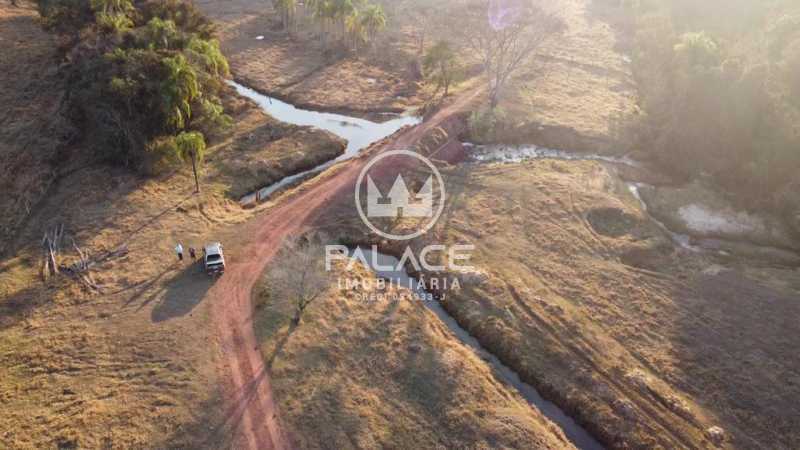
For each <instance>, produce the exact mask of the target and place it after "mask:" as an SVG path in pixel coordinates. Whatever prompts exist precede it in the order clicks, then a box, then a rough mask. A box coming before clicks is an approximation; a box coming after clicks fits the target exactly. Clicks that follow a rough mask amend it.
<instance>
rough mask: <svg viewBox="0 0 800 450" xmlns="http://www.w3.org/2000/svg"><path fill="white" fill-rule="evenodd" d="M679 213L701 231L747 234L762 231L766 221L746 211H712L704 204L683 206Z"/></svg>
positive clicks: (690, 224)
mask: <svg viewBox="0 0 800 450" xmlns="http://www.w3.org/2000/svg"><path fill="white" fill-rule="evenodd" d="M678 215H679V216H680V218H681V220H683V222H684V223H685V224H686V227H687V228H689V229H691V230H693V231H696V232H699V233H727V234H745V233H752V232H762V231H764V230H765V226H764V222H763V221H762V220H761V219H759V218H757V217H753V216H751V215H750V214H747V213H745V212H722V211H711V210H709V209H707V208H706V207H704V206H702V205H697V204H691V205H688V206H682V207H681V208H680V209H679V210H678Z"/></svg>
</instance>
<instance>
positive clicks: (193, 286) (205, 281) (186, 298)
mask: <svg viewBox="0 0 800 450" xmlns="http://www.w3.org/2000/svg"><path fill="white" fill-rule="evenodd" d="M213 285H214V280H213V279H212V278H211V277H209V276H208V275H206V274H205V273H203V272H202V271H201V270H200V264H199V263H193V264H189V265H188V266H186V267H185V268H184V269H183V270H182V271H181V273H180V274H179V275H178V276H176V277H175V278H173V279H172V280H170V281H169V282H168V283H167V284H166V286H164V288H163V289H162V290H160V291H156V292H155V293H153V294H152V295H151V297H150V298H148V299H147V300H146V301H145V304H147V303H150V302H151V301H153V300H154V298H155V297H158V296H159V295H161V294H162V293H163V298H162V299H161V301H160V302H159V303H158V304H157V305H156V306H155V307H154V308H153V312H152V314H151V319H152V321H153V322H156V323H157V322H164V321H167V320H171V319H175V318H178V317H183V316H185V315H187V314H190V313H191V312H192V311H194V309H195V307H197V305H199V304H200V302H202V301H203V299H204V298H205V297H206V293H207V292H208V290H209V289H211V286H213Z"/></svg>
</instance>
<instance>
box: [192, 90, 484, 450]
mask: <svg viewBox="0 0 800 450" xmlns="http://www.w3.org/2000/svg"><path fill="white" fill-rule="evenodd" d="M479 94H480V91H472V92H469V93H466V94H464V95H462V96H461V97H459V98H458V99H457V100H456V101H455V102H453V103H452V104H451V105H449V106H447V107H446V108H444V109H442V110H441V111H439V112H438V113H436V114H435V115H434V116H433V117H431V118H430V119H429V120H427V121H425V122H423V123H421V124H419V125H417V126H416V127H414V128H411V129H408V130H406V131H404V132H401V133H400V134H399V135H397V136H396V137H395V138H394V139H393V140H391V141H390V142H389V143H388V144H386V145H385V146H384V147H383V148H382V149H381V150H380V151H386V150H389V149H401V148H408V147H410V146H411V145H413V144H414V143H416V142H417V141H418V140H419V139H420V138H421V137H422V136H424V135H425V134H426V133H427V132H428V131H430V130H432V129H433V128H435V127H437V126H438V125H440V124H442V123H443V122H444V121H445V120H447V119H448V118H450V117H452V116H453V115H454V114H455V113H457V112H459V111H461V110H462V109H464V108H465V107H466V105H468V104H469V103H470V102H471V101H473V100H474V99H475V98H476V97H477V96H478V95H479ZM365 163H366V160H365V159H353V160H350V161H348V162H346V163H344V165H345V167H342V168H340V169H339V171H338V172H337V173H336V174H335V175H333V176H330V177H329V178H327V179H324V180H321V181H319V182H318V183H316V184H315V185H313V186H311V187H310V188H308V189H307V190H304V191H301V192H298V193H292V194H289V195H287V196H285V197H284V198H282V199H280V200H279V201H278V202H277V204H276V205H275V206H274V207H272V208H271V209H270V210H269V211H267V212H266V213H265V214H264V215H262V216H261V217H259V218H257V219H255V220H253V221H251V222H250V223H248V224H246V225H244V226H243V229H242V230H237V231H239V233H237V235H238V236H240V237H241V242H240V248H241V249H242V250H241V251H240V252H238V253H235V254H231V255H229V256H230V259H231V261H230V262H229V267H228V270H227V273H226V274H225V276H223V277H222V278H221V279H220V280H219V282H218V283H217V284H216V285H215V286H214V287H213V288H212V289H211V290H210V291H209V294H208V295H209V297H208V298H209V300H210V301H211V302H212V304H213V306H212V308H213V318H214V323H215V327H216V329H217V333H218V338H219V340H220V348H221V349H222V352H223V355H222V358H221V361H220V364H221V365H222V366H223V367H221V370H223V371H224V373H225V378H226V379H227V380H228V385H227V386H226V387H225V393H226V396H227V401H228V404H227V407H228V414H227V416H226V420H227V422H228V423H227V425H228V426H229V427H231V428H232V433H233V439H232V441H231V442H232V444H233V446H234V447H235V448H251V449H267V448H275V449H282V448H290V447H291V440H290V439H289V437H288V436H287V435H286V434H285V433H284V432H283V431H282V430H281V427H280V421H279V418H278V415H277V410H276V407H275V401H274V400H273V398H272V393H271V388H270V381H269V376H268V374H267V371H266V367H265V365H264V361H263V359H262V357H261V354H260V353H259V351H258V343H257V341H256V338H255V334H254V331H253V326H252V313H253V307H252V303H251V297H252V295H251V291H252V289H253V286H254V285H255V284H256V282H257V281H258V279H259V277H260V275H261V273H262V272H263V271H264V268H265V267H266V265H267V264H268V263H269V261H270V260H271V259H272V258H273V257H274V256H275V254H276V252H277V250H278V248H279V247H280V245H281V243H282V242H283V240H284V239H285V238H286V237H287V236H291V235H293V234H296V233H298V232H300V231H302V230H303V229H304V228H305V227H306V226H307V224H309V223H310V222H311V221H312V220H313V219H314V218H315V217H316V216H318V215H319V214H320V213H321V212H322V210H323V209H324V208H323V207H324V206H325V205H326V204H329V203H330V200H331V199H332V198H334V197H336V196H338V195H341V194H346V193H349V192H351V190H352V189H353V188H354V185H355V180H356V178H357V176H358V173H359V171H360V170H361V168H362V167H363V165H364V164H365ZM354 214H355V212H354Z"/></svg>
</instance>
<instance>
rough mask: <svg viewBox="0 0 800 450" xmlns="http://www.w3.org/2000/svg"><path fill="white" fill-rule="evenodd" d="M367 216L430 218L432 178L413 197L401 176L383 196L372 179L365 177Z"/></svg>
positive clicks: (431, 214) (431, 210)
mask: <svg viewBox="0 0 800 450" xmlns="http://www.w3.org/2000/svg"><path fill="white" fill-rule="evenodd" d="M367 216H369V217H431V216H433V177H428V180H427V181H426V182H425V184H424V185H423V186H422V188H421V189H420V190H419V192H417V193H416V195H414V196H413V197H412V196H411V193H410V192H409V190H408V187H407V186H406V182H405V180H404V179H403V176H402V175H398V176H397V178H395V180H394V184H393V185H392V188H391V189H390V190H389V193H388V194H386V196H384V195H383V194H382V193H381V191H380V190H378V187H377V186H376V185H375V182H374V181H372V177H370V176H369V175H367Z"/></svg>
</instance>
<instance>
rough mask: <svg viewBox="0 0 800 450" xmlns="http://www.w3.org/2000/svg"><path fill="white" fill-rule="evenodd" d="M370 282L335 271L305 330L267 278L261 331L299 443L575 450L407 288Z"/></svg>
mask: <svg viewBox="0 0 800 450" xmlns="http://www.w3.org/2000/svg"><path fill="white" fill-rule="evenodd" d="M316 256H318V257H321V256H322V255H316ZM283 263H285V260H283V259H282V260H280V264H283ZM345 278H349V279H359V280H362V281H363V282H364V284H365V286H366V287H365V288H363V289H355V290H348V289H343V288H341V287H339V285H338V283H337V281H336V280H338V279H342V280H344V279H345ZM370 280H372V281H374V280H375V275H374V274H373V273H372V272H369V271H367V270H366V269H364V268H363V267H361V266H357V267H355V268H353V269H352V270H351V271H346V270H345V267H344V264H340V265H338V266H337V267H336V270H335V271H334V272H332V273H331V278H330V280H329V283H330V284H329V286H328V287H327V288H326V289H325V290H324V291H323V292H322V294H321V295H320V296H319V297H318V298H317V299H316V300H315V301H313V302H312V303H311V305H310V306H309V307H308V308H307V309H306V312H305V313H304V315H303V318H302V320H301V322H300V324H299V326H297V327H294V326H293V325H292V321H291V319H292V317H293V316H294V310H293V307H292V304H291V302H290V301H286V299H285V298H275V296H274V295H273V296H271V295H269V288H270V284H271V281H272V280H271V279H270V278H269V277H266V278H265V279H264V281H263V284H262V292H261V293H260V294H259V295H258V296H257V299H256V303H257V310H256V311H257V313H256V319H255V328H256V333H257V336H258V338H259V340H260V342H261V350H262V353H263V355H264V359H265V360H266V361H268V364H269V366H270V373H271V381H272V385H273V388H274V391H275V395H276V398H277V399H278V406H279V408H280V410H281V414H282V416H283V419H284V423H285V425H286V427H287V428H288V433H289V434H290V435H291V436H292V440H293V442H294V443H295V444H296V446H297V447H298V448H309V449H312V448H331V447H335V448H542V449H544V448H548V449H565V448H572V446H571V445H570V444H569V443H568V441H566V438H564V436H563V434H561V431H560V430H559V429H558V428H557V427H556V426H555V425H553V424H552V423H550V422H549V421H548V420H547V419H545V418H544V417H543V416H542V414H541V413H540V412H539V411H538V410H535V409H533V408H531V407H530V406H529V405H528V404H527V403H526V402H525V400H523V399H522V398H521V397H520V396H519V394H517V393H515V392H513V391H512V390H510V388H509V387H508V386H506V385H504V384H502V383H500V382H498V381H497V379H496V378H494V376H493V375H492V373H491V371H492V369H491V368H490V367H489V366H488V365H487V363H486V362H485V361H483V360H482V359H480V358H478V357H476V356H475V354H474V353H472V351H471V350H469V349H467V348H466V347H465V346H464V345H462V344H460V343H459V342H458V341H457V340H456V338H455V337H454V336H453V335H452V334H451V332H450V331H449V330H448V329H447V327H446V326H445V325H444V324H443V323H441V321H439V319H438V318H437V317H436V316H435V315H434V314H433V313H432V312H430V311H429V310H428V309H427V308H426V307H425V306H424V305H423V304H422V303H420V302H419V301H417V300H416V299H414V298H413V297H412V294H411V292H410V291H408V290H407V289H405V288H398V287H395V286H388V287H387V288H386V289H382V290H381V289H379V288H377V286H375V285H374V284H369V283H370ZM370 295H376V297H375V298H376V300H374V301H370V300H369V296H370Z"/></svg>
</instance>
